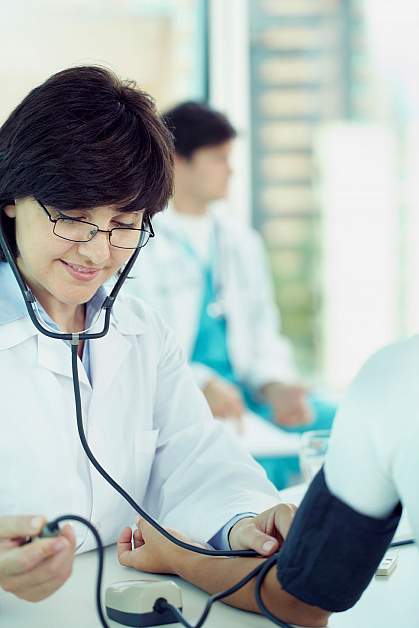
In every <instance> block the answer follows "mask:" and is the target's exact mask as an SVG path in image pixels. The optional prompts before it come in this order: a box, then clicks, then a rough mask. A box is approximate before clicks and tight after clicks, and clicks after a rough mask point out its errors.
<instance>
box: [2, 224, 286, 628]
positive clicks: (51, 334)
mask: <svg viewBox="0 0 419 628" xmlns="http://www.w3.org/2000/svg"><path fill="white" fill-rule="evenodd" d="M150 224H151V223H150ZM153 236H154V233H153V232H152V237H153ZM0 246H1V248H2V250H3V252H4V255H5V257H6V260H7V262H8V263H9V265H10V267H11V269H12V271H13V274H14V276H15V279H16V281H17V284H18V286H19V288H20V291H21V293H22V296H23V299H24V302H25V305H26V309H27V311H28V315H29V317H30V319H31V321H32V323H33V324H34V326H35V328H36V329H37V330H38V331H39V332H40V333H41V334H43V335H45V336H47V337H48V338H55V339H58V340H66V341H70V346H71V365H72V376H73V389H74V401H75V409H76V420H77V430H78V434H79V438H80V442H81V445H82V447H83V449H84V452H85V454H86V456H87V457H88V459H89V461H90V462H91V464H92V465H93V466H94V467H95V469H96V470H97V471H98V472H99V473H100V475H101V476H102V477H103V478H104V479H105V480H106V481H107V482H108V483H109V484H110V485H111V486H112V487H113V488H114V489H115V490H116V491H117V492H118V493H119V494H120V495H121V496H122V497H123V498H124V499H125V500H126V501H127V502H128V503H129V504H130V506H131V507H132V508H133V509H134V510H135V511H136V512H137V513H138V514H139V515H141V517H143V518H144V519H145V520H146V521H147V522H148V523H150V524H151V525H152V526H153V527H154V528H155V529H156V530H157V531H158V532H160V534H162V535H163V536H164V537H166V538H167V539H168V540H170V541H171V542H172V543H174V544H175V545H178V546H179V547H181V548H183V549H187V550H189V551H191V552H195V553H198V554H204V555H206V556H225V557H237V556H247V557H249V556H252V557H255V556H259V554H257V552H254V551H252V550H234V551H233V550H230V551H224V550H210V549H206V548H201V547H196V546H195V545H190V544H189V543H185V542H184V541H182V540H180V539H178V538H176V537H175V536H173V535H172V534H170V532H168V531H167V530H165V529H164V528H163V527H162V526H161V525H160V524H159V523H158V522H157V521H155V520H154V519H153V517H151V515H149V514H148V513H147V512H146V511H145V510H143V508H142V507H141V506H140V505H139V504H137V503H136V502H135V501H134V499H133V498H132V497H131V496H130V495H129V493H127V492H126V491H125V490H124V489H123V488H122V487H121V486H120V485H119V484H118V483H117V482H116V481H115V480H114V479H113V478H112V477H111V476H110V475H109V474H108V473H107V471H106V470H105V469H104V468H103V467H102V466H101V464H100V463H99V462H98V461H97V460H96V458H95V457H94V455H93V453H92V451H91V449H90V447H89V444H88V442H87V439H86V435H85V432H84V426H83V414H82V403H81V394H80V383H79V375H78V348H79V345H80V343H81V342H83V341H86V340H95V339H97V338H103V337H104V336H106V334H107V333H108V331H109V326H110V317H111V312H112V307H113V305H114V303H115V299H116V297H117V295H118V293H119V291H120V289H121V288H122V285H123V283H124V281H125V279H126V278H127V276H128V274H129V272H130V270H131V269H132V267H133V265H134V263H135V262H136V260H137V257H138V255H139V253H140V250H141V249H140V248H138V249H136V250H135V252H134V253H133V254H132V256H131V257H130V259H129V260H128V262H127V263H126V265H125V268H124V269H123V271H122V272H121V274H120V276H119V277H118V280H117V281H116V283H115V285H114V287H113V289H112V290H111V292H110V294H109V296H106V298H105V299H104V301H103V303H102V306H101V309H100V312H99V314H98V319H99V317H100V315H101V313H102V312H104V313H105V316H104V322H103V328H102V330H101V331H98V332H93V331H90V330H91V329H92V327H93V325H92V326H91V327H90V328H89V329H87V330H84V331H81V332H77V333H64V332H59V331H55V330H53V329H51V328H50V327H49V326H46V324H45V322H44V321H42V319H41V317H40V314H39V310H38V307H37V302H36V299H35V297H34V295H33V293H32V291H31V289H30V288H29V287H28V286H27V284H26V283H25V280H24V278H23V276H22V274H21V272H20V270H19V268H18V266H17V264H16V261H15V258H14V256H13V254H12V251H11V249H10V246H9V243H8V242H7V239H6V237H5V235H4V231H3V224H2V217H1V215H0ZM98 319H97V320H98ZM64 520H73V521H77V522H80V523H83V524H84V525H86V526H87V527H88V528H89V529H90V531H91V532H92V534H93V536H94V538H95V540H96V543H97V546H98V551H99V566H98V576H97V583H96V605H97V611H98V615H99V618H100V621H101V623H102V626H103V627H104V628H109V624H108V623H107V621H106V619H105V615H104V613H103V609H102V603H101V583H102V572H103V543H102V540H101V538H100V535H99V533H98V531H97V530H96V529H95V527H94V526H93V525H92V523H91V522H90V521H88V520H87V519H85V518H83V517H80V516H78V515H62V516H60V517H58V518H56V519H55V520H53V521H51V522H49V523H48V524H47V526H46V527H45V529H44V531H43V536H48V535H53V534H55V533H57V532H58V531H59V527H58V524H59V523H61V522H62V521H64ZM276 558H277V554H274V555H273V556H271V557H270V558H269V559H267V560H266V561H265V562H263V563H261V564H260V565H258V567H256V569H254V570H253V571H252V572H250V573H249V574H248V575H247V576H245V577H244V578H243V579H242V580H240V581H239V582H238V583H237V584H236V585H234V586H233V587H230V588H229V589H228V590H227V591H223V592H221V593H218V594H215V595H212V596H211V597H210V598H209V599H208V602H207V604H206V607H205V609H204V611H203V613H202V615H201V618H200V619H199V621H198V623H197V624H196V625H195V626H194V627H192V626H191V624H189V623H188V622H187V621H186V619H185V618H184V617H183V616H181V615H180V616H178V621H180V622H181V623H183V624H184V626H186V627H187V628H200V626H202V624H203V623H204V621H205V619H206V617H207V616H208V613H209V611H210V608H211V606H212V604H213V603H214V602H215V601H217V600H221V599H223V598H225V597H228V596H229V595H231V594H232V593H234V592H235V591H237V590H238V589H240V588H241V587H243V586H244V585H245V584H247V582H249V581H250V580H252V579H253V578H257V580H256V599H257V602H258V604H259V608H260V609H261V612H262V613H263V614H264V615H265V616H267V617H269V618H270V619H271V620H272V621H273V622H274V623H276V625H278V626H282V627H283V628H291V627H290V626H289V624H286V623H284V622H282V621H281V620H279V619H277V618H275V617H274V616H273V615H272V614H271V613H270V611H269V610H268V609H267V608H266V606H265V604H264V603H263V600H262V598H261V588H262V584H263V580H264V578H265V577H266V575H267V573H268V571H269V569H270V568H271V567H273V566H274V564H275V562H276ZM168 608H170V609H171V610H172V611H173V612H176V614H178V613H179V611H178V610H177V609H175V607H172V606H171V605H170V604H168V603H167V604H166V605H164V604H163V605H162V604H159V606H158V607H157V606H156V609H155V610H156V611H157V612H161V613H163V612H165V611H167V609H168Z"/></svg>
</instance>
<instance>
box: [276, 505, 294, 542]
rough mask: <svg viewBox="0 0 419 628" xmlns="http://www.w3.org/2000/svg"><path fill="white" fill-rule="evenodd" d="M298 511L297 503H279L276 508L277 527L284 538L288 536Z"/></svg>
mask: <svg viewBox="0 0 419 628" xmlns="http://www.w3.org/2000/svg"><path fill="white" fill-rule="evenodd" d="M296 512H297V506H296V505H295V504H279V505H278V506H276V507H275V509H274V524H275V528H276V530H278V532H279V533H280V535H281V536H282V538H283V539H284V540H285V539H286V538H287V535H288V532H289V529H290V527H291V524H292V522H293V520H294V517H295V513H296Z"/></svg>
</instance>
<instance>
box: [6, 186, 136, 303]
mask: <svg viewBox="0 0 419 628" xmlns="http://www.w3.org/2000/svg"><path fill="white" fill-rule="evenodd" d="M47 209H48V211H49V212H50V214H51V215H52V217H53V218H56V217H58V214H57V212H56V211H54V209H53V208H51V207H47ZM4 211H5V212H6V214H7V215H8V216H9V217H10V218H15V226H16V243H17V247H18V266H19V268H20V270H21V272H22V274H23V276H24V277H25V279H26V281H27V283H28V284H29V286H30V287H31V288H32V290H33V291H34V294H35V295H36V297H37V298H38V299H39V301H40V302H41V303H42V305H43V306H44V307H47V306H48V304H51V301H53V302H55V304H57V302H58V303H59V304H60V305H68V306H77V305H81V304H83V303H87V301H89V299H90V298H91V297H92V296H93V295H94V294H95V292H96V291H97V290H98V288H99V287H100V286H101V285H102V284H103V283H104V282H106V281H107V280H108V279H109V278H110V277H111V276H112V275H114V274H115V273H116V272H117V271H118V270H119V268H120V267H121V266H122V265H123V264H124V263H125V262H127V260H128V259H129V258H130V257H131V255H132V254H133V251H132V250H128V249H119V248H116V247H113V246H111V245H110V243H109V237H108V234H106V233H100V232H99V233H97V234H96V236H95V237H94V238H93V239H92V240H90V241H89V242H72V241H69V240H64V239H63V238H60V237H58V236H56V235H55V234H54V233H53V227H54V225H53V223H52V222H51V221H50V220H49V218H48V216H47V214H46V213H45V211H44V210H43V209H42V207H41V206H40V205H39V204H38V203H37V201H36V200H35V199H34V198H32V197H27V198H24V199H19V200H17V201H16V204H15V205H8V206H7V207H6V208H5V209H4ZM62 214H65V215H68V216H71V217H72V218H80V219H83V220H85V221H87V222H91V223H94V224H96V225H98V227H99V228H100V229H112V228H113V227H118V226H121V225H129V226H132V227H136V228H139V227H141V223H142V212H132V213H127V212H120V211H118V209H114V208H112V207H98V208H95V209H89V210H71V211H65V212H62Z"/></svg>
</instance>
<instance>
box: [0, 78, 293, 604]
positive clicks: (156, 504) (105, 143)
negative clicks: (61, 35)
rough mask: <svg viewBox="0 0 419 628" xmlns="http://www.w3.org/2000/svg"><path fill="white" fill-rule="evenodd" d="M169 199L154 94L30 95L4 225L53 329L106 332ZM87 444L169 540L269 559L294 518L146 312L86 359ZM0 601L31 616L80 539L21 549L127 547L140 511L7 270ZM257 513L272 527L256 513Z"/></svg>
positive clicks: (1, 349)
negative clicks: (117, 285) (27, 609)
mask: <svg viewBox="0 0 419 628" xmlns="http://www.w3.org/2000/svg"><path fill="white" fill-rule="evenodd" d="M171 187H172V146H171V138H170V134H169V133H168V131H167V130H166V128H165V126H164V125H163V124H162V123H161V121H160V120H159V118H158V116H157V114H156V111H155V108H154V105H153V103H152V101H151V99H150V98H149V96H148V95H147V94H145V93H143V92H141V91H140V90H137V89H136V88H135V86H134V85H133V84H132V83H125V82H121V81H120V80H118V79H117V78H116V77H115V76H114V75H112V74H111V73H110V72H108V71H107V70H105V69H102V68H98V67H76V68H72V69H68V70H64V71H62V72H59V73H58V74H55V75H54V76H52V77H51V78H49V79H48V80H47V81H45V82H44V83H43V84H42V85H40V86H39V87H37V88H35V89H34V90H33V91H31V92H30V93H29V95H28V96H27V97H26V98H25V99H24V100H23V101H22V103H21V104H20V105H19V106H18V107H17V108H16V109H15V111H13V112H12V114H11V115H10V116H9V118H8V119H7V120H6V122H5V123H4V124H3V126H2V127H1V128H0V216H1V220H2V227H3V233H4V234H5V237H6V238H7V240H8V242H9V245H10V247H11V248H12V250H13V253H14V256H15V259H16V262H17V265H18V268H19V270H20V272H21V274H22V276H23V278H24V280H25V282H26V284H27V285H28V286H29V287H30V289H31V290H32V293H33V295H34V296H35V298H36V308H37V312H38V317H39V318H40V319H42V321H43V325H44V326H45V325H46V326H47V327H49V328H50V329H53V330H56V331H57V330H60V331H63V332H79V331H82V330H85V329H87V328H91V329H92V330H94V331H95V330H97V329H98V328H99V327H100V328H101V327H102V326H101V325H100V322H99V321H97V315H98V311H99V310H100V307H101V304H102V303H103V301H104V298H105V294H106V293H105V290H104V288H103V284H104V283H105V282H106V281H108V280H109V279H110V278H111V277H112V276H115V275H117V274H118V272H119V271H120V269H121V268H123V266H124V265H125V264H126V262H127V261H128V260H129V259H130V257H131V256H132V254H133V252H134V251H135V250H136V249H138V248H140V247H142V246H144V244H145V243H146V242H147V240H148V238H149V237H150V235H153V232H152V227H151V222H150V219H151V217H152V216H153V215H154V214H155V213H156V212H157V211H159V210H160V209H161V208H162V207H164V206H165V205H166V203H167V200H168V198H169V196H170V193H171ZM78 362H79V364H78V369H79V379H80V388H81V400H82V409H83V417H84V428H85V432H86V434H87V439H88V442H89V444H90V447H91V449H92V451H93V453H94V455H95V456H96V458H97V459H98V460H99V462H101V464H103V466H104V467H105V468H106V470H107V471H108V472H109V473H110V475H112V476H113V478H114V479H115V480H116V481H117V482H118V483H119V484H121V485H122V486H123V487H124V488H125V489H126V491H127V492H128V493H130V494H131V495H132V496H133V498H134V499H135V500H136V501H137V502H139V503H141V504H143V505H144V506H145V508H146V509H148V511H149V512H150V514H151V515H152V516H154V517H155V518H158V520H159V522H160V523H161V524H162V525H164V526H172V527H175V528H178V529H180V530H182V531H183V532H184V533H186V534H187V535H188V536H190V537H191V538H193V539H195V540H197V541H201V542H207V541H210V542H211V543H212V544H213V546H215V547H216V548H220V549H221V548H223V549H224V548H226V549H228V548H229V547H231V548H233V549H236V548H237V549H248V548H249V549H255V550H257V551H259V552H260V553H261V554H263V555H269V554H271V553H272V552H274V551H275V550H276V549H277V547H278V544H279V543H280V542H281V539H282V537H283V536H284V535H285V533H286V531H287V529H288V525H289V522H290V520H291V517H292V514H293V510H292V508H291V507H289V506H287V505H284V504H278V502H279V500H278V494H277V492H276V490H275V488H274V487H273V486H272V485H271V484H270V482H269V481H268V480H267V479H266V477H265V475H264V473H263V472H262V471H261V469H260V468H259V467H258V466H257V465H256V464H255V463H254V462H253V461H252V459H251V458H250V456H248V455H247V454H245V453H244V452H242V451H241V450H239V449H238V448H237V445H236V444H235V441H234V440H233V439H231V438H230V437H229V436H228V435H227V434H226V433H225V431H224V429H223V428H222V426H220V425H218V424H217V423H216V422H214V421H213V420H212V417H211V414H210V412H209V409H208V406H207V404H206V402H205V400H204V398H203V396H202V395H201V393H200V392H199V391H198V389H197V388H196V385H195V383H194V381H193V377H192V375H191V372H190V370H189V368H188V367H187V365H186V364H185V360H184V357H183V354H182V352H181V351H180V350H179V349H178V346H177V344H176V342H175V340H174V338H173V336H172V334H171V333H170V332H169V331H168V329H167V328H166V327H165V325H164V324H163V323H162V322H161V321H160V319H159V318H158V317H157V316H156V315H155V314H154V313H153V312H152V311H151V310H150V309H149V308H148V307H146V306H145V305H144V304H143V303H142V302H141V301H139V300H137V299H135V298H132V297H124V298H121V299H120V300H119V299H117V302H116V304H115V306H114V310H113V312H112V318H111V325H110V329H109V332H108V334H107V335H106V336H105V337H103V338H101V339H97V340H95V341H92V340H88V341H86V342H85V343H84V346H83V345H81V346H80V350H79V354H78ZM0 382H1V403H2V409H1V413H0V425H1V433H2V438H1V440H0V471H1V482H0V512H1V517H0V586H1V587H2V588H3V589H5V590H6V591H9V592H12V593H14V594H15V595H17V596H19V597H21V598H23V599H26V600H31V601H38V600H40V599H43V598H44V597H46V596H48V595H50V594H51V593H52V592H53V591H55V590H56V589H57V588H58V587H59V586H60V585H61V584H62V583H63V582H64V581H65V580H66V579H67V578H68V577H69V574H70V572H71V565H72V561H73V556H74V552H75V550H77V551H80V552H81V551H85V550H88V549H91V548H92V538H90V537H89V535H88V533H87V532H86V530H85V529H84V528H81V527H80V528H78V527H77V526H76V527H75V530H74V531H73V529H72V528H71V527H65V528H64V529H63V530H62V533H61V536H60V537H59V538H56V539H52V540H51V539H45V540H44V539H43V540H39V541H37V542H36V543H29V544H23V540H24V539H26V537H33V536H36V535H37V533H39V531H40V530H41V528H42V525H43V523H44V522H45V520H46V519H52V518H54V517H56V516H58V515H60V514H64V513H67V512H71V513H76V514H78V515H81V516H83V517H85V518H87V519H89V520H90V521H91V522H93V523H94V524H95V525H96V527H97V528H98V529H99V531H100V533H101V536H102V539H103V541H104V543H105V544H109V543H113V542H115V541H116V540H117V538H118V535H119V534H120V532H121V530H122V529H123V527H124V526H126V525H127V524H128V525H129V524H130V523H131V522H132V520H133V514H134V513H133V510H132V509H131V507H129V506H128V505H127V503H126V502H125V501H124V500H123V499H122V497H120V495H119V494H117V493H116V492H115V491H114V490H113V489H112V488H111V487H110V486H109V485H108V484H107V483H106V482H105V480H104V479H103V478H102V477H101V476H100V475H99V474H98V473H97V472H96V470H95V469H94V468H93V467H92V466H91V465H90V463H89V462H88V460H87V458H86V455H85V453H84V451H83V449H82V447H81V445H80V441H79V436H78V432H77V428H76V419H75V410H74V398H73V382H72V371H71V356H70V346H69V344H68V343H67V342H66V341H64V340H57V339H54V338H49V337H47V336H45V335H43V334H42V333H40V332H39V331H38V330H37V329H36V328H35V326H34V325H33V324H32V322H31V320H30V318H29V316H28V313H27V310H26V307H25V304H24V301H23V299H22V295H21V293H20V291H19V289H18V286H17V283H16V281H15V278H14V276H13V274H12V271H11V268H10V266H9V264H7V263H6V262H5V259H4V257H2V259H1V261H0ZM257 513H261V514H257Z"/></svg>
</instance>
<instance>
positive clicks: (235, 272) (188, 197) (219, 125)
mask: <svg viewBox="0 0 419 628" xmlns="http://www.w3.org/2000/svg"><path fill="white" fill-rule="evenodd" d="M164 119H165V122H166V124H167V126H168V127H169V128H170V130H171V132H172V133H173V136H174V142H175V150H176V158H175V191H174V196H173V199H172V203H171V205H170V206H169V207H168V209H167V211H165V212H164V213H163V215H161V216H158V217H156V219H155V221H154V222H153V224H154V227H155V230H156V233H157V236H158V237H156V238H155V240H154V241H153V242H152V243H151V244H150V246H149V249H148V250H146V251H144V252H143V253H142V255H141V256H140V258H139V261H138V263H137V267H136V268H135V269H134V271H133V274H134V276H135V279H133V280H131V281H130V282H127V284H128V288H127V289H128V290H130V291H131V292H133V293H135V294H136V295H137V296H141V297H142V298H144V299H145V300H146V301H148V302H149V303H151V304H152V305H153V306H154V307H155V309H156V310H157V311H158V312H159V313H160V314H161V315H162V316H163V318H164V319H165V320H166V322H167V323H168V324H169V325H170V326H171V328H172V329H173V330H174V332H175V335H176V337H177V339H178V341H179V342H180V344H181V345H182V346H183V348H184V349H185V351H186V354H187V356H188V359H189V362H190V365H191V367H192V370H193V372H194V374H195V378H196V382H197V384H198V386H199V387H200V388H201V389H202V391H203V393H204V395H205V397H206V399H207V401H208V404H209V406H210V408H211V410H212V413H213V414H214V416H216V417H218V418H237V419H239V418H240V417H241V416H242V415H243V414H244V412H245V411H246V409H250V410H251V411H253V412H255V413H256V414H258V415H259V416H261V417H263V418H265V419H267V420H270V421H272V422H274V423H276V424H277V425H279V426H281V427H282V428H285V429H287V430H290V431H304V430H306V429H319V428H329V427H330V426H331V423H332V420H333V416H334V412H335V407H334V406H333V405H331V404H328V403H326V402H324V401H322V400H320V399H318V398H316V397H315V396H314V395H311V394H309V393H308V391H307V390H306V388H305V386H303V385H302V384H301V383H299V381H298V375H297V373H296V368H295V364H294V357H293V352H292V348H291V345H290V343H289V341H288V340H287V339H286V338H285V337H284V336H282V335H281V333H280V320H279V313H278V309H277V306H276V304H275V302H274V297H273V291H272V286H271V280H270V273H269V269H268V266H267V262H266V258H265V251H264V248H263V244H262V240H261V238H260V236H259V235H258V234H257V233H256V232H255V231H254V230H253V229H250V228H248V227H246V226H244V225H242V224H239V223H238V222H236V221H235V220H234V218H233V217H232V216H228V215H225V213H221V212H219V211H217V210H214V209H213V208H212V207H211V204H212V203H213V202H214V201H218V200H220V199H224V198H225V197H226V195H227V192H228V183H229V179H230V176H231V174H232V170H231V167H230V154H231V149H232V143H233V140H234V138H235V136H236V131H235V129H234V128H233V127H232V125H231V124H230V122H229V121H228V120H227V118H226V117H225V116H224V115H223V114H221V113H220V112H218V111H214V110H213V109H211V108H210V107H208V106H207V105H205V104H201V103H195V102H186V103H183V104H180V105H178V106H176V107H175V108H173V109H171V110H170V111H168V112H167V113H166V114H165V115H164ZM274 466H275V467H277V465H276V464H275V465H274ZM267 471H268V473H269V475H270V476H271V479H272V480H273V481H274V482H275V483H276V484H277V485H283V484H284V478H283V477H282V476H283V474H282V476H281V479H279V478H278V477H275V472H274V470H273V469H267ZM285 483H286V482H285Z"/></svg>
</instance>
